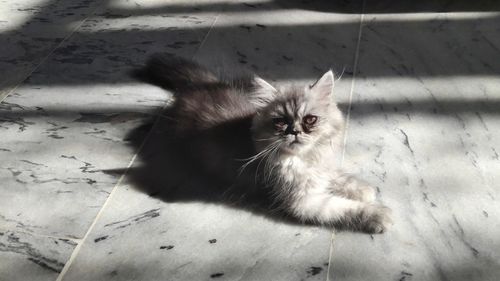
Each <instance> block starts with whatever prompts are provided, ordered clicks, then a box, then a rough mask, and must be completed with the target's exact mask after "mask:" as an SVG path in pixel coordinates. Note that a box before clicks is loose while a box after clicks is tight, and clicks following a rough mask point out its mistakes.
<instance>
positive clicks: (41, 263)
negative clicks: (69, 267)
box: [0, 230, 76, 281]
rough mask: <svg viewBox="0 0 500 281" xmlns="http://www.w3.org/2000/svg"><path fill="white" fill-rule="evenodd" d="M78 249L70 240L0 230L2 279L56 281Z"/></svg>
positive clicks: (13, 280)
mask: <svg viewBox="0 0 500 281" xmlns="http://www.w3.org/2000/svg"><path fill="white" fill-rule="evenodd" d="M75 246H76V243H75V242H73V241H71V240H68V239H61V238H51V237H40V236H34V235H31V234H26V233H21V232H13V231H3V230H0V279H1V280H9V281H17V280H19V281H25V280H40V281H45V280H47V281H52V280H55V279H56V278H57V276H58V275H59V272H61V270H62V268H63V266H64V264H65V263H66V261H67V260H68V259H69V257H70V255H71V252H72V251H73V250H74V248H75Z"/></svg>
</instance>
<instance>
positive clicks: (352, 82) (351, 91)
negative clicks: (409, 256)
mask: <svg viewBox="0 0 500 281" xmlns="http://www.w3.org/2000/svg"><path fill="white" fill-rule="evenodd" d="M365 4H366V0H363V4H362V6H361V16H360V19H359V28H358V38H357V44H356V50H355V54H354V67H353V71H352V79H351V87H350V91H349V106H348V108H347V114H346V124H345V130H344V140H343V143H342V156H341V159H340V167H342V166H343V164H344V159H345V151H346V143H347V130H348V129H349V120H350V119H351V107H352V96H353V93H354V86H355V84H356V72H357V71H358V62H359V47H360V45H361V37H362V34H363V21H364V17H365V14H364V12H365ZM334 241H335V230H334V231H333V232H332V235H331V238H330V250H329V252H328V253H329V256H328V267H327V270H326V281H333V280H334V279H335V278H333V277H332V278H330V271H331V270H333V267H332V256H333V248H334Z"/></svg>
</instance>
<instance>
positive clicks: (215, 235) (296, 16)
mask: <svg viewBox="0 0 500 281" xmlns="http://www.w3.org/2000/svg"><path fill="white" fill-rule="evenodd" d="M252 5H253V4H252ZM265 5H271V6H269V8H270V9H271V10H273V12H272V13H267V12H262V11H260V13H255V12H252V9H253V8H252V7H248V6H243V9H248V12H247V13H244V12H241V11H231V10H228V11H226V12H224V13H222V14H221V15H219V16H218V18H217V21H216V22H215V24H214V25H213V27H212V29H211V30H210V34H209V36H208V37H207V38H206V40H205V41H204V43H203V46H202V48H201V49H200V50H199V51H198V52H197V53H196V55H195V58H196V59H197V60H199V61H201V62H203V63H205V64H207V65H209V66H210V67H212V68H214V67H215V68H218V69H220V72H222V73H224V74H225V73H232V74H234V73H237V72H239V71H244V70H250V71H252V70H253V71H255V72H256V73H258V74H261V75H262V76H264V77H265V78H269V79H272V80H275V81H277V82H279V83H287V82H304V81H311V82H312V80H313V79H314V78H315V76H316V75H320V74H322V72H324V71H326V70H327V69H328V67H330V66H332V65H334V64H335V63H338V65H339V72H341V71H342V68H343V66H344V65H345V66H346V71H347V72H348V70H347V69H352V66H351V64H352V63H353V61H354V50H355V46H356V37H357V31H358V30H357V28H356V26H357V25H356V24H354V23H355V22H356V21H358V20H359V16H358V15H350V16H346V15H339V14H324V13H320V12H314V11H292V12H291V13H290V10H288V9H284V10H280V9H278V8H279V6H276V5H278V4H276V3H274V4H272V3H271V4H265ZM245 7H246V8H245ZM267 8H268V6H264V7H263V8H262V10H266V9H267ZM316 17H317V18H316ZM308 20H310V21H311V22H312V23H310V24H309V23H308ZM315 20H320V21H321V22H323V24H324V25H325V26H329V25H331V27H328V28H327V29H325V30H323V29H321V28H320V29H319V30H316V29H315V26H314V24H313V23H314V22H315ZM336 22H350V23H353V24H352V25H351V26H352V28H351V29H349V30H346V29H342V30H340V29H336V28H334V25H335V23H336ZM261 25H262V26H261ZM309 25H312V26H311V27H310V26H309ZM313 39H314V40H313ZM289 42H293V44H294V45H295V47H291V46H289V47H287V43H289ZM297 46H300V47H297ZM256 48H257V49H258V50H256ZM298 49H300V50H304V52H299V51H296V50H298ZM305 51H307V53H305ZM289 56H290V57H289ZM318 57H319V58H318ZM325 58H327V59H325ZM315 66H316V67H317V68H315ZM242 69H243V70H242ZM345 75H346V76H345V77H344V80H341V81H340V82H339V83H338V84H339V85H338V95H339V99H340V100H342V102H344V103H345V102H346V100H347V99H348V96H349V91H348V90H349V85H350V79H349V77H350V76H349V74H348V73H346V74H345ZM163 124H164V120H163V119H162V121H161V122H160V123H159V124H157V126H156V127H155V129H154V130H153V133H152V134H151V136H150V138H149V140H148V141H147V142H146V143H145V145H144V148H143V151H142V152H141V153H140V154H139V157H138V159H137V160H136V162H135V163H134V166H133V167H132V168H131V170H130V171H129V174H128V177H127V179H128V182H127V183H124V184H123V185H122V186H120V187H118V188H117V190H116V191H115V192H114V193H113V194H112V197H111V199H110V201H109V204H107V206H106V208H105V210H104V211H103V213H102V214H101V216H100V219H99V220H98V221H97V224H96V225H95V227H94V228H93V229H92V231H91V232H90V234H89V236H88V237H87V239H85V241H84V243H83V245H82V247H81V249H80V251H79V252H78V254H77V256H76V258H75V260H74V261H73V263H72V264H71V265H70V266H69V269H68V271H67V273H66V274H65V276H64V278H63V280H108V279H111V278H112V279H117V280H158V279H162V278H163V279H164V278H170V279H173V280H325V279H326V273H327V267H328V258H329V249H330V240H331V230H330V229H322V228H317V227H313V226H300V225H294V224H291V223H288V222H284V221H280V220H276V219H273V218H271V217H270V216H269V214H268V213H261V212H256V211H255V210H248V209H247V208H245V206H233V205H231V206H227V205H224V204H222V203H221V202H219V201H217V200H212V199H208V198H206V197H203V196H202V195H200V194H199V193H196V192H192V193H191V192H189V191H187V192H185V191H183V192H182V193H183V194H177V193H175V194H174V195H172V194H170V195H171V196H170V197H158V194H157V193H155V192H151V191H148V189H147V188H144V185H147V184H148V183H146V182H145V181H147V180H152V181H154V184H155V185H156V186H164V185H165V186H166V184H167V183H168V181H169V180H172V179H169V178H167V179H165V182H162V181H161V178H159V177H156V176H151V175H152V174H149V173H150V172H151V170H153V169H156V170H158V169H160V172H161V169H163V168H164V169H167V167H168V165H166V164H165V161H167V162H168V161H169V157H168V153H166V152H165V151H164V150H165V149H164V146H165V144H166V143H167V142H166V141H165V135H164V133H165V130H168V128H165V127H164V126H163ZM170 165H172V163H171V164H170ZM141 169H145V170H146V171H144V170H142V171H141ZM137 171H138V172H137ZM144 172H148V173H146V175H144V174H142V175H141V173H144ZM208 188H209V187H208V186H207V189H208ZM147 194H150V195H151V196H152V197H151V196H148V195H147Z"/></svg>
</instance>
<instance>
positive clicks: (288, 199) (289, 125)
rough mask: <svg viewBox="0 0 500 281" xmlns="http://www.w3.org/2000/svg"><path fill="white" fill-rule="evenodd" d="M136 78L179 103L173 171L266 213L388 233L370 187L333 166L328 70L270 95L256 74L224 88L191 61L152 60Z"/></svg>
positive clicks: (334, 123)
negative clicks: (261, 200) (264, 200)
mask: <svg viewBox="0 0 500 281" xmlns="http://www.w3.org/2000/svg"><path fill="white" fill-rule="evenodd" d="M141 75H142V78H146V79H148V80H149V81H151V82H153V83H156V84H159V85H161V86H163V87H164V88H167V89H169V90H171V91H172V92H173V93H174V95H175V97H176V98H175V101H174V103H173V105H172V107H171V108H170V109H169V113H168V115H169V116H170V118H171V120H173V122H172V124H171V126H170V129H171V135H172V136H173V137H174V138H175V139H176V140H177V141H176V144H177V145H179V146H182V147H184V149H175V150H177V153H178V154H181V153H182V155H180V156H179V160H178V162H177V163H176V165H178V167H185V169H193V170H194V171H193V173H196V174H197V175H199V174H203V175H205V176H206V178H209V179H210V180H214V179H217V182H218V183H219V184H221V185H226V186H228V187H230V188H229V189H241V190H243V193H252V192H256V191H263V192H265V193H266V194H267V195H268V197H269V198H271V205H272V206H273V208H275V209H279V210H280V211H283V212H284V213H286V214H288V215H290V216H292V217H294V218H295V219H298V220H299V221H302V222H310V223H318V224H321V225H329V226H336V227H341V228H347V229H351V230H359V231H364V232H368V233H382V232H384V231H386V230H387V229H388V228H389V227H390V226H391V224H392V221H391V218H390V209H389V208H387V207H385V206H383V205H381V204H379V203H376V202H375V195H376V192H375V190H374V188H373V187H371V186H369V185H367V184H366V183H363V182H361V181H359V180H357V179H355V178H353V177H352V176H350V175H348V174H346V173H344V172H343V171H342V170H341V169H340V167H338V163H337V161H336V160H335V159H338V155H339V154H340V153H341V143H342V135H343V126H344V119H343V116H342V113H341V111H340V110H339V109H338V107H337V105H336V103H335V102H334V99H333V94H332V92H333V86H334V75H333V73H332V71H328V72H326V73H325V74H324V75H323V76H322V77H321V78H320V79H319V80H318V81H316V82H315V83H314V84H313V85H311V86H305V87H288V88H283V89H276V88H275V87H273V86H271V85H270V84H269V83H267V82H266V81H264V80H263V79H261V78H258V77H251V78H245V79H238V80H232V81H223V80H221V79H219V78H218V77H216V75H214V74H213V73H212V72H210V71H208V70H207V69H205V68H203V67H202V66H200V65H198V64H196V63H194V62H192V61H188V60H184V59H181V58H175V57H169V56H164V55H157V56H154V57H153V58H152V59H151V60H150V61H149V62H148V64H147V66H146V67H145V68H144V69H143V71H142V72H141ZM182 162H185V163H184V165H183V163H182ZM193 173H191V174H193ZM207 184H208V183H207Z"/></svg>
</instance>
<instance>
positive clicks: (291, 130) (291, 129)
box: [286, 127, 300, 136]
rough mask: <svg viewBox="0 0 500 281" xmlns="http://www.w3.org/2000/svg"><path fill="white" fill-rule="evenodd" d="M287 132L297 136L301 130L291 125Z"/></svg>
mask: <svg viewBox="0 0 500 281" xmlns="http://www.w3.org/2000/svg"><path fill="white" fill-rule="evenodd" d="M286 133H287V134H290V135H294V136H296V135H298V134H299V133H300V132H299V131H298V130H297V129H295V128H294V127H289V129H288V130H287V132H286Z"/></svg>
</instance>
